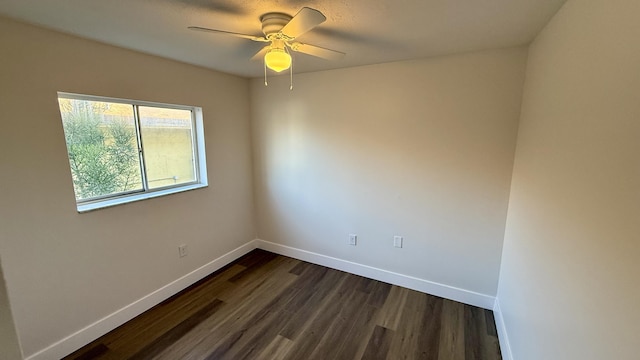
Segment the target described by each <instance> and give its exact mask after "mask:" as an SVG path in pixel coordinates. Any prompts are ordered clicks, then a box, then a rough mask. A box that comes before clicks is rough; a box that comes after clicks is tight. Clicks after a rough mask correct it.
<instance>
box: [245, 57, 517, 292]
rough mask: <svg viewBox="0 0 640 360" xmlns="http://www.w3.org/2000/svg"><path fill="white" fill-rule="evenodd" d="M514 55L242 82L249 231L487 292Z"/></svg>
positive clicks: (496, 243) (504, 194)
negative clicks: (246, 90) (248, 138)
mask: <svg viewBox="0 0 640 360" xmlns="http://www.w3.org/2000/svg"><path fill="white" fill-rule="evenodd" d="M526 56H527V52H526V49H525V48H515V49H507V50H497V51H486V52H482V53H474V54H465V55H458V56H450V57H443V58H435V59H426V60H419V61H408V62H398V63H390V64H381V65H374V66H365V67H358V68H350V69H342V70H334V71H325V72H317V73H307V74H296V75H295V76H294V82H295V84H294V86H295V88H294V90H293V91H289V86H288V85H289V84H288V82H289V77H288V76H282V77H274V78H271V79H269V86H268V87H265V86H264V84H263V80H262V79H255V80H252V82H251V109H252V131H253V146H254V175H255V181H254V186H255V193H256V211H257V221H258V222H257V224H258V236H259V237H260V238H262V239H264V240H267V241H272V242H276V243H279V244H282V245H287V246H292V247H295V248H299V249H303V250H307V251H312V252H316V253H319V254H322V255H328V256H332V257H337V258H340V259H344V260H348V261H353V262H356V263H360V264H364V265H369V266H373V267H377V268H381V269H384V270H389V271H393V272H397V273H401V274H405V275H410V276H414V277H417V278H421V279H425V280H429V281H434V282H438V283H442V284H445V285H448V286H454V287H458V288H462V289H465V290H470V291H474V292H478V293H481V294H486V295H490V296H494V295H495V293H496V287H497V281H498V271H499V266H500V254H501V249H502V239H503V235H504V224H505V216H506V211H507V202H508V196H509V185H510V180H511V170H512V164H513V153H514V149H515V140H516V132H517V124H518V116H519V113H520V101H521V95H522V94H521V91H522V85H523V81H524V71H525V61H526ZM349 233H356V234H358V236H359V243H358V245H357V246H355V247H353V246H349V245H347V239H348V234H349ZM394 235H400V236H404V241H405V246H404V248H402V249H397V248H394V247H393V246H392V243H393V240H392V239H393V236H394Z"/></svg>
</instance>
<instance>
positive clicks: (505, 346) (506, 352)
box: [493, 298, 513, 360]
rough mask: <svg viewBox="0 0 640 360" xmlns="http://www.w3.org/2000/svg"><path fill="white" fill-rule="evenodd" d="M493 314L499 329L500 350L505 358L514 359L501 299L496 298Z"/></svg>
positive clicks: (507, 359) (505, 359) (504, 359)
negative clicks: (501, 307)
mask: <svg viewBox="0 0 640 360" xmlns="http://www.w3.org/2000/svg"><path fill="white" fill-rule="evenodd" d="M493 316H494V317H495V318H496V328H497V329H498V339H499V340H500V352H501V353H502V359H503V360H513V354H512V353H511V345H510V344H509V336H507V327H506V326H505V324H504V317H503V316H502V309H500V300H499V299H498V298H496V302H495V305H494V306H493Z"/></svg>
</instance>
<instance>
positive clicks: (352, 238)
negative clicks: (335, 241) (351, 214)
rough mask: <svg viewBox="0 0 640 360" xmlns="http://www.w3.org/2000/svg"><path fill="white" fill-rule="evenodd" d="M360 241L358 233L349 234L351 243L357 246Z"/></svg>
mask: <svg viewBox="0 0 640 360" xmlns="http://www.w3.org/2000/svg"><path fill="white" fill-rule="evenodd" d="M357 242H358V235H356V234H349V245H353V246H356V243H357Z"/></svg>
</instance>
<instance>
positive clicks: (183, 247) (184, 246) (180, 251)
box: [178, 244, 187, 257]
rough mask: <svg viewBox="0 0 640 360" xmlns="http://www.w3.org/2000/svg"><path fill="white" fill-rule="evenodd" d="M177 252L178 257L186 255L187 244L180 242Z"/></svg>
mask: <svg viewBox="0 0 640 360" xmlns="http://www.w3.org/2000/svg"><path fill="white" fill-rule="evenodd" d="M178 254H179V255H180V257H185V256H187V244H182V245H179V246H178Z"/></svg>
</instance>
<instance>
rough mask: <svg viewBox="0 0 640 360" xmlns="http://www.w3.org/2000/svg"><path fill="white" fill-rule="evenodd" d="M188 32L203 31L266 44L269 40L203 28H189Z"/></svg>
mask: <svg viewBox="0 0 640 360" xmlns="http://www.w3.org/2000/svg"><path fill="white" fill-rule="evenodd" d="M189 30H196V31H204V32H210V33H215V34H224V35H231V36H235V37H239V38H243V39H249V40H253V41H260V42H268V41H269V40H267V39H265V38H263V37H262V36H254V35H247V34H240V33H235V32H231V31H224V30H216V29H209V28H203V27H199V26H189Z"/></svg>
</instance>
